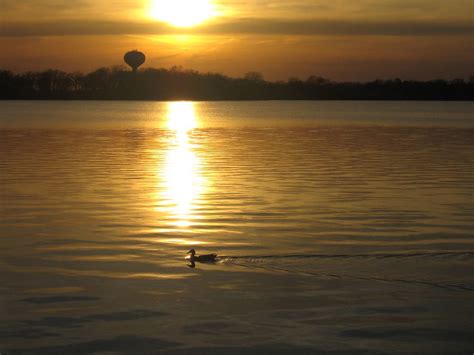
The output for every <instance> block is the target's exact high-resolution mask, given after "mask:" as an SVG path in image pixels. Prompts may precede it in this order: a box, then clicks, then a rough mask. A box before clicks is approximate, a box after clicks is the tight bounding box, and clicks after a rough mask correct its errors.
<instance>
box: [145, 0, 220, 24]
mask: <svg viewBox="0 0 474 355" xmlns="http://www.w3.org/2000/svg"><path fill="white" fill-rule="evenodd" d="M215 14H216V11H215V8H214V5H213V4H212V2H211V0H154V1H153V2H152V6H151V9H150V15H151V17H153V18H155V19H157V20H160V21H164V22H167V23H169V24H171V25H173V26H176V27H192V26H196V25H199V24H201V23H203V22H204V21H206V20H207V19H209V18H211V17H213V16H215Z"/></svg>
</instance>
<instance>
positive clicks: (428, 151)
mask: <svg viewBox="0 0 474 355" xmlns="http://www.w3.org/2000/svg"><path fill="white" fill-rule="evenodd" d="M472 108H473V106H472V103H446V102H444V103H443V102H438V103H423V102H373V103H372V102H239V103H234V102H219V103H205V102H197V103H191V102H175V103H156V102H1V103H0V127H1V131H0V186H1V190H0V193H1V196H0V197H1V199H0V208H1V220H0V228H1V229H0V230H1V236H0V266H1V269H2V283H1V284H0V317H1V319H2V322H1V324H0V352H2V353H5V352H6V353H9V352H15V351H18V352H20V353H28V352H35V353H38V352H39V353H47V352H56V353H91V352H99V351H103V352H105V351H112V352H113V351H117V352H127V351H129V352H132V353H137V352H146V351H148V352H152V353H153V352H158V351H163V352H171V353H181V352H183V351H189V350H190V349H201V350H202V351H203V352H204V353H209V352H215V353H222V352H227V353H232V351H234V352H236V353H242V352H243V351H245V350H248V351H250V350H254V351H257V352H264V351H267V352H269V353H279V352H281V353H286V352H288V353H289V352H292V353H295V352H300V353H303V352H308V353H314V352H315V351H317V350H319V351H326V352H331V351H334V352H344V353H345V352H353V353H357V352H360V353H366V352H373V353H397V352H400V353H403V352H405V353H414V352H420V353H437V352H440V353H470V352H472V349H473V348H474V347H473V345H474V344H473V341H472V333H473V330H474V324H473V321H472V314H473V308H474V307H473V300H474V298H473V295H474V293H473V291H474V277H473V276H472V275H473V274H474V273H473V271H474V268H473V266H474V243H473V233H472V230H473V222H472V217H473V211H474V200H473V184H474V183H473V175H472V173H473V156H474V154H473V153H474V149H473V133H474V125H473V122H472ZM190 248H195V249H197V251H198V253H199V252H203V253H205V252H217V253H219V254H220V255H221V256H222V257H221V259H220V261H219V262H218V263H217V264H215V265H202V264H198V265H197V266H196V268H194V269H193V268H189V267H188V266H187V263H186V262H185V261H184V260H183V258H184V254H185V252H186V251H187V250H189V249H190Z"/></svg>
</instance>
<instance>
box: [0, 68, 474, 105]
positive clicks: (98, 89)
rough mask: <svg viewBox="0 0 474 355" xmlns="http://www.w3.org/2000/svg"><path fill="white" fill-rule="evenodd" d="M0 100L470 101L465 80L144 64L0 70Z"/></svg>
mask: <svg viewBox="0 0 474 355" xmlns="http://www.w3.org/2000/svg"><path fill="white" fill-rule="evenodd" d="M0 100H61V101H63V100H74V101H76V100H87V101H89V100H93V101H99V100H100V101H177V100H179V101H182V100H189V101H249V100H250V101H268V100H272V101H283V100H311V101H335V100H341V101H474V77H471V78H470V79H469V80H467V81H466V80H464V79H453V80H449V81H448V80H441V79H439V80H430V81H413V80H401V79H390V80H374V81H369V82H334V81H331V80H329V79H326V78H323V77H318V76H310V77H308V78H307V79H305V80H301V79H298V78H290V79H288V80H287V81H266V80H264V78H263V75H262V74H260V73H258V72H250V73H247V74H246V75H245V76H244V77H242V78H231V77H228V76H225V75H222V74H218V73H200V72H197V71H194V70H184V69H182V68H177V67H173V68H171V69H153V68H147V69H144V70H141V71H138V72H136V73H134V72H130V71H127V70H125V69H124V68H122V67H113V68H100V69H97V70H95V71H93V72H91V73H88V74H83V73H79V72H74V73H66V72H63V71H59V70H46V71H42V72H27V73H18V74H15V73H13V72H11V71H7V70H0Z"/></svg>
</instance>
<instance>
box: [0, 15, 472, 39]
mask: <svg viewBox="0 0 474 355" xmlns="http://www.w3.org/2000/svg"><path fill="white" fill-rule="evenodd" d="M0 26H1V27H0V36H1V37H27V36H91V35H171V34H190V35H230V34H247V35H251V34H258V35H303V36H318V35H324V36H337V35H344V36H440V35H445V36H455V35H472V34H473V32H474V24H473V23H472V21H467V22H462V21H456V22H454V21H451V22H449V21H424V22H422V21H397V22H390V21H378V22H376V21H358V20H326V19H314V20H286V19H256V18H241V19H236V20H234V19H232V20H226V21H220V22H213V23H209V24H207V25H203V26H200V27H196V28H191V29H179V28H174V27H171V26H169V25H167V24H164V23H158V22H143V23H138V22H119V21H79V20H77V21H67V22H61V21H54V22H11V23H8V22H6V21H3V22H2V24H1V25H0Z"/></svg>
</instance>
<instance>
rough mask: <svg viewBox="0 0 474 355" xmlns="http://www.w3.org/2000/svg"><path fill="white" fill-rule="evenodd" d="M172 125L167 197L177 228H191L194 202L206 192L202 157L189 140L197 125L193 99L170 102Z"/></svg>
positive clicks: (166, 181) (168, 154) (166, 167)
mask: <svg viewBox="0 0 474 355" xmlns="http://www.w3.org/2000/svg"><path fill="white" fill-rule="evenodd" d="M167 116H168V128H169V129H170V130H171V131H173V132H174V134H175V136H174V139H173V141H172V142H170V143H171V145H172V147H171V148H170V150H169V151H168V152H167V156H166V164H165V171H164V179H165V184H166V191H165V194H166V196H165V197H166V199H167V200H169V201H170V203H171V205H172V209H171V211H170V212H171V217H172V218H173V219H174V220H175V222H174V225H175V226H177V227H189V226H190V225H191V222H190V218H191V215H192V209H193V203H194V201H195V200H196V199H197V198H198V197H199V195H200V193H201V191H202V185H203V180H202V177H201V176H200V174H199V165H200V164H199V163H200V162H199V158H198V156H197V155H196V153H195V152H194V150H193V147H192V145H191V143H190V142H189V131H190V130H192V129H194V128H196V127H197V119H196V112H195V108H194V103H192V102H170V103H168V115H167Z"/></svg>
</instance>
